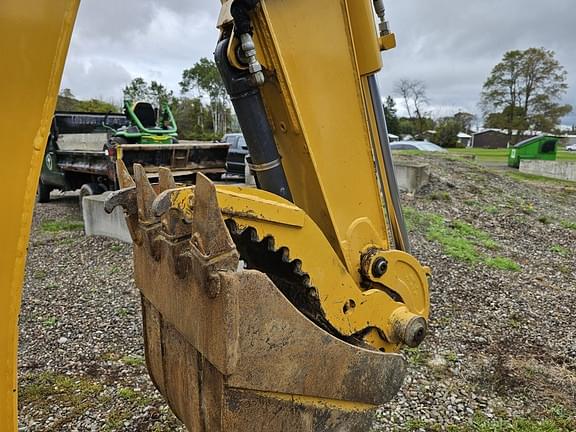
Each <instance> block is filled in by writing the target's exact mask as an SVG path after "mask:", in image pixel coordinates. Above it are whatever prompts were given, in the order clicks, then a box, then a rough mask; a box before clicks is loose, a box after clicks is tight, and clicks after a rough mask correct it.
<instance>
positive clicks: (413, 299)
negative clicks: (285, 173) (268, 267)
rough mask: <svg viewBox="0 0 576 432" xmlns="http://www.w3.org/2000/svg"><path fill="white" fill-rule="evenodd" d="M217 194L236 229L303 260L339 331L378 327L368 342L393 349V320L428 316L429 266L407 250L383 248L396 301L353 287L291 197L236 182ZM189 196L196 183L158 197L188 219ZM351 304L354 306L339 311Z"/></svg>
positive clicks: (351, 332)
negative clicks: (398, 298) (247, 230)
mask: <svg viewBox="0 0 576 432" xmlns="http://www.w3.org/2000/svg"><path fill="white" fill-rule="evenodd" d="M217 197H218V205H219V207H220V209H221V211H222V214H223V216H224V218H226V219H228V218H229V219H233V220H234V221H235V222H236V224H237V225H238V228H239V229H240V230H242V229H243V228H246V227H252V228H254V229H256V232H257V233H258V236H259V239H264V238H266V237H273V238H274V242H275V248H280V247H288V249H289V253H290V258H291V259H294V258H298V259H300V260H301V261H302V270H303V271H305V272H307V273H308V274H309V276H310V277H311V281H310V282H311V285H312V286H313V287H314V289H315V290H316V295H317V296H318V298H319V299H320V301H321V303H322V305H323V306H324V313H325V315H326V319H327V320H328V321H329V322H330V324H331V325H332V326H334V328H335V329H336V330H338V332H339V333H340V334H342V335H345V336H352V335H354V334H356V333H358V332H361V331H363V330H365V329H366V328H375V329H380V330H381V331H382V332H383V333H384V335H385V336H386V341H385V342H384V341H383V340H382V339H380V340H378V338H370V343H372V344H373V345H375V346H376V347H378V348H381V349H382V350H384V351H395V350H396V349H397V348H398V344H399V343H400V342H401V341H400V340H398V338H397V335H396V333H395V326H396V324H397V321H398V320H399V319H402V318H404V316H407V317H408V318H410V317H411V316H413V315H412V314H416V315H418V316H422V317H425V318H428V314H429V307H430V305H429V301H428V281H427V273H426V272H427V269H425V268H424V267H422V266H420V264H419V263H418V261H417V260H416V259H415V258H414V257H412V256H411V255H409V254H407V253H405V252H401V251H388V252H387V253H386V254H387V255H386V258H387V259H388V262H389V266H390V270H389V271H388V272H387V274H386V277H385V280H383V281H382V283H384V284H385V285H386V286H388V287H390V288H392V289H394V290H395V291H396V292H397V293H398V294H400V295H401V297H402V299H403V300H404V303H399V302H396V301H394V300H392V298H391V297H390V296H389V295H388V294H386V293H385V292H384V291H381V290H379V289H370V290H364V291H361V290H359V289H357V287H356V283H355V281H354V278H353V275H352V274H350V273H348V272H347V271H346V268H345V267H344V265H343V264H342V263H341V261H340V260H339V258H338V256H337V254H336V253H335V251H334V250H333V249H332V248H331V246H330V244H329V243H328V241H327V240H326V238H325V237H324V235H323V233H322V231H320V229H319V228H318V226H317V225H316V224H315V223H314V221H312V219H311V218H310V217H309V216H308V215H307V214H306V213H305V212H304V211H302V210H301V209H300V208H298V207H296V206H295V205H293V204H292V203H290V202H288V201H286V200H284V199H282V198H280V197H278V196H276V195H274V194H271V193H269V192H266V191H262V190H259V189H252V188H245V187H240V186H218V187H217ZM193 198H194V187H187V188H179V189H172V190H169V191H166V192H164V193H163V194H161V195H160V196H159V197H158V202H159V208H158V210H161V211H162V212H165V211H166V210H167V209H168V208H176V209H178V210H180V211H181V212H182V213H183V214H184V216H185V218H186V219H188V220H192V216H193V213H194V199H193ZM350 304H353V305H354V306H353V307H349V308H347V309H346V312H343V310H344V307H345V306H346V305H350ZM406 314H407V315H406ZM374 336H375V335H374Z"/></svg>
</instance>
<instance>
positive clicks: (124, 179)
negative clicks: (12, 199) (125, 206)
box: [116, 159, 136, 189]
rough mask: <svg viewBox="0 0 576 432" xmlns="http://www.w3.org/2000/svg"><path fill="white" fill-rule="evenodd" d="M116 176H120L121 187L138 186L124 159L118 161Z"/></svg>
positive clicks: (119, 183)
mask: <svg viewBox="0 0 576 432" xmlns="http://www.w3.org/2000/svg"><path fill="white" fill-rule="evenodd" d="M116 177H117V178H118V186H120V189H124V188H129V187H132V186H136V183H134V179H133V178H132V176H131V175H130V173H129V172H128V168H126V165H125V164H124V161H123V160H122V159H118V160H117V161H116Z"/></svg>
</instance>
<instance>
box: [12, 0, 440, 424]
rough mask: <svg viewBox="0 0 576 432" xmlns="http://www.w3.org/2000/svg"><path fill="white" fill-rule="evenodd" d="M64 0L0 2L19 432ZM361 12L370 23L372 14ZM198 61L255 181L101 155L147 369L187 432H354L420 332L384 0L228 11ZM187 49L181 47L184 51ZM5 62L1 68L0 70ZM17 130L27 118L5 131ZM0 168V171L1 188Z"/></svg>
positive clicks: (267, 4)
mask: <svg viewBox="0 0 576 432" xmlns="http://www.w3.org/2000/svg"><path fill="white" fill-rule="evenodd" d="M77 7H78V1H73V0H50V1H48V0H36V1H34V2H32V1H30V0H19V1H18V2H16V1H15V0H4V1H3V2H2V4H1V5H0V16H1V20H2V24H3V25H2V30H1V33H2V36H3V37H2V44H5V45H6V49H3V54H4V56H5V57H4V58H5V59H10V61H9V65H8V66H9V67H5V68H4V72H3V73H4V74H7V79H5V80H3V86H6V89H4V90H5V91H4V94H8V104H6V105H5V106H10V107H11V111H10V112H9V115H7V116H6V115H4V116H2V117H1V118H2V120H0V121H2V122H7V124H6V125H3V126H5V128H4V130H11V131H15V132H14V133H15V134H16V135H15V138H16V139H12V138H14V136H11V141H12V142H13V143H14V145H13V147H12V157H15V158H16V160H17V163H16V161H15V163H13V164H10V165H7V169H4V170H3V171H2V174H0V178H2V179H3V180H5V182H4V184H10V185H12V187H10V188H9V189H8V190H7V193H8V200H7V201H5V202H7V203H8V204H9V205H10V209H11V212H3V215H2V218H3V219H2V222H3V223H2V224H0V227H1V228H0V229H1V230H2V235H3V238H5V239H8V243H7V245H8V246H7V248H4V249H3V250H2V252H0V259H1V260H0V300H1V302H0V308H2V310H1V312H2V314H3V315H2V316H4V317H5V318H4V319H5V323H7V325H6V324H5V325H3V326H1V327H0V343H1V345H0V347H1V348H0V349H1V350H2V359H3V361H2V364H1V366H0V392H1V393H0V428H1V429H2V430H11V429H13V430H15V427H16V421H17V419H16V418H17V416H16V378H15V377H16V375H15V368H16V348H17V343H16V341H17V326H16V325H17V315H18V309H19V301H20V286H21V283H22V274H23V265H24V258H25V250H26V243H27V239H28V234H29V227H30V223H31V212H32V206H33V198H34V192H35V188H36V185H37V182H38V173H39V167H40V164H41V160H42V155H43V150H44V145H45V143H46V136H47V133H48V128H49V122H50V118H51V116H52V113H53V110H54V106H55V100H56V99H55V98H56V95H57V90H58V87H59V81H60V76H61V73H62V67H63V63H64V58H65V54H66V50H67V47H68V42H69V39H70V33H71V30H72V26H73V22H74V18H75V14H76V10H77ZM375 17H377V19H376V20H375ZM217 25H218V28H219V29H220V37H219V40H218V42H217V46H216V49H215V60H216V64H217V66H218V69H219V71H220V74H221V76H222V79H223V81H224V84H225V86H226V88H227V91H228V93H229V95H230V98H231V101H232V104H233V105H234V109H235V111H236V114H237V116H238V120H239V123H240V126H241V129H242V132H243V134H244V137H245V139H246V142H247V144H248V147H249V150H250V155H251V156H250V160H249V166H250V169H251V170H252V171H253V172H255V174H256V179H257V184H258V188H250V187H244V186H235V185H214V184H213V183H212V182H210V180H208V179H207V178H206V177H204V176H203V175H201V174H199V175H198V177H197V182H196V185H195V186H183V185H178V184H176V183H175V181H174V179H173V177H172V175H171V173H170V172H169V171H168V170H166V169H161V171H160V177H159V183H158V184H154V185H152V184H150V183H149V181H148V178H147V176H146V173H145V171H144V169H143V168H142V167H140V166H138V165H135V167H134V178H132V177H131V176H130V174H129V173H128V170H127V169H126V167H125V166H124V165H123V163H122V162H121V161H118V166H117V172H118V183H119V185H120V186H121V187H122V189H121V190H119V191H117V192H114V193H112V194H111V195H110V196H109V198H108V201H107V203H106V209H107V211H112V210H113V209H114V208H115V207H117V206H121V207H123V209H124V211H125V213H126V218H127V222H128V227H129V229H130V234H131V236H132V239H133V242H134V262H135V265H134V270H135V279H136V285H137V287H138V288H139V290H140V292H141V294H142V312H143V321H144V342H145V353H146V363H147V367H148V370H149V372H150V375H151V378H152V380H153V381H154V383H155V385H156V386H157V387H158V389H159V390H160V391H161V393H162V394H163V395H164V396H165V397H166V399H167V401H168V403H169V404H170V406H171V408H172V409H173V411H174V412H175V413H176V414H177V415H178V417H179V418H180V419H181V420H182V421H183V422H184V423H185V424H186V426H187V427H188V428H189V430H192V431H248V430H269V431H288V430H290V431H339V430H341V431H359V432H360V431H366V430H369V429H370V427H371V425H372V418H373V414H374V410H375V408H376V407H377V406H378V405H379V404H382V403H383V402H385V401H388V400H390V399H391V398H392V397H393V396H394V394H395V393H396V392H397V391H398V389H399V387H400V385H401V383H402V379H403V377H404V374H405V369H406V364H405V361H404V360H403V358H402V357H401V356H400V355H398V354H397V353H396V352H397V351H398V350H399V348H400V347H401V346H402V345H408V346H417V345H418V344H419V343H420V342H421V341H422V340H423V338H424V337H425V334H426V329H427V320H428V314H429V297H428V278H429V276H430V270H429V269H428V268H427V267H423V266H422V265H421V264H420V263H419V262H418V261H417V260H416V259H415V258H414V257H413V256H412V255H410V250H409V249H410V247H409V241H408V238H407V235H406V230H405V228H404V222H403V218H402V212H401V208H400V204H399V197H398V191H397V186H396V182H395V179H394V171H393V166H392V160H391V154H390V150H389V147H388V135H387V131H386V125H385V121H384V115H383V109H382V101H381V98H380V94H379V91H378V86H377V82H376V77H375V74H376V73H377V72H378V71H379V70H380V68H381V57H380V53H381V51H383V50H387V49H391V48H393V47H394V46H395V39H394V34H393V33H391V32H390V31H389V28H388V24H387V22H386V19H385V13H384V6H383V3H382V0H315V1H309V0H290V1H282V0H227V1H223V2H222V9H221V13H220V16H219V18H218V23H217ZM191 42H192V41H191ZM6 61H7V60H6ZM19 126H24V127H19ZM4 177H5V178H4Z"/></svg>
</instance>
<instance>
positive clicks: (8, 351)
mask: <svg viewBox="0 0 576 432" xmlns="http://www.w3.org/2000/svg"><path fill="white" fill-rule="evenodd" d="M78 4H79V0H2V1H1V2H0V52H1V53H2V80H1V81H0V89H1V92H2V97H3V101H2V107H3V108H2V115H0V128H1V130H4V131H10V133H9V134H7V135H6V140H5V143H4V148H5V151H6V155H7V157H6V158H4V159H3V160H4V163H3V166H2V169H1V170H0V182H1V183H0V184H2V185H4V186H5V187H4V188H3V192H2V195H3V196H2V212H1V214H0V237H1V238H2V247H1V248H0V317H2V323H1V324H0V430H1V431H16V430H17V417H18V416H17V405H16V402H17V385H16V364H17V347H18V344H17V342H18V314H19V311H20V297H21V294H20V293H21V288H22V280H23V273H24V264H25V261H26V249H27V247H28V236H29V233H30V224H31V222H32V210H33V207H34V197H35V194H36V188H37V186H38V177H39V175H40V166H41V164H42V158H43V156H44V147H45V145H46V141H47V137H48V132H49V129H50V122H51V121H52V116H53V115H54V108H55V106H56V97H57V95H58V89H59V88H60V78H61V76H62V70H63V67H64V60H65V59H66V53H67V51H68V44H69V41H70V36H71V34H72V28H73V26H74V20H75V18H76V11H77V9H78Z"/></svg>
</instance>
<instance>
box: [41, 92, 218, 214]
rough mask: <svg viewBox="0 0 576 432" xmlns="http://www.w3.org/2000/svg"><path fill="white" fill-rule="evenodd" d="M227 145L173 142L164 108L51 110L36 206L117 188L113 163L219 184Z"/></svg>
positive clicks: (181, 179)
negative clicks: (63, 194) (54, 194)
mask: <svg viewBox="0 0 576 432" xmlns="http://www.w3.org/2000/svg"><path fill="white" fill-rule="evenodd" d="M228 147H229V145H228V144H222V143H212V142H202V141H178V139H177V127H176V123H175V121H174V118H173V116H172V113H171V112H170V109H169V108H168V107H167V106H163V107H161V110H158V109H154V108H153V106H152V105H151V104H149V103H147V102H138V103H136V104H134V105H132V103H131V102H130V101H125V103H124V113H123V114H110V113H108V114H105V113H81V112H58V111H57V112H56V113H55V114H54V118H53V120H52V126H51V129H50V136H49V138H48V143H47V146H46V152H45V155H44V163H43V164H42V171H41V174H40V184H39V186H38V194H37V197H38V202H48V201H49V200H50V192H51V191H52V190H55V189H58V190H61V191H70V190H77V189H80V204H81V203H82V199H83V197H84V196H86V195H95V194H100V193H102V192H104V191H107V190H116V189H117V188H118V184H117V181H116V160H118V159H121V160H123V161H124V163H125V165H126V166H127V167H128V170H129V171H130V172H131V173H132V166H133V164H135V163H139V164H141V165H142V166H143V167H144V168H145V170H146V172H147V173H148V176H149V177H151V178H154V177H157V173H158V168H159V167H167V168H170V169H171V170H172V173H173V174H174V177H175V178H176V180H177V181H179V182H182V183H188V182H189V183H191V182H193V181H194V178H195V175H196V173H198V172H202V173H204V174H206V175H208V176H209V177H211V178H212V179H214V180H218V179H219V178H220V177H221V176H222V174H223V173H225V172H226V155H227V153H228Z"/></svg>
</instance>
